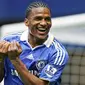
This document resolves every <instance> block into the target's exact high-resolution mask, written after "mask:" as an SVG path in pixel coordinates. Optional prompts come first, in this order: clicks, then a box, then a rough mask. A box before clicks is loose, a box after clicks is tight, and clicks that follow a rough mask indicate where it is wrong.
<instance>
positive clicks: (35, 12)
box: [30, 7, 51, 16]
mask: <svg viewBox="0 0 85 85" xmlns="http://www.w3.org/2000/svg"><path fill="white" fill-rule="evenodd" d="M30 15H32V16H33V15H34V16H35V15H47V16H51V14H50V10H49V9H48V8H45V7H38V8H32V10H31V13H30Z"/></svg>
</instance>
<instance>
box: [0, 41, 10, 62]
mask: <svg viewBox="0 0 85 85" xmlns="http://www.w3.org/2000/svg"><path fill="white" fill-rule="evenodd" d="M9 45H10V42H7V41H5V40H2V41H0V61H2V60H4V58H5V56H7V51H8V47H9Z"/></svg>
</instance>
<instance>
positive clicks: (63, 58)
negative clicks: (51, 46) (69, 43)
mask: <svg viewBox="0 0 85 85" xmlns="http://www.w3.org/2000/svg"><path fill="white" fill-rule="evenodd" d="M68 59H69V57H68V53H67V52H66V50H65V49H63V48H57V50H56V51H55V52H54V53H53V54H52V56H50V58H49V63H48V64H47V65H46V66H45V67H44V68H43V70H42V71H41V73H40V76H39V77H40V78H41V79H43V80H47V81H49V82H55V81H57V80H58V79H59V78H60V77H61V74H62V71H63V69H64V67H65V65H66V64H67V62H68Z"/></svg>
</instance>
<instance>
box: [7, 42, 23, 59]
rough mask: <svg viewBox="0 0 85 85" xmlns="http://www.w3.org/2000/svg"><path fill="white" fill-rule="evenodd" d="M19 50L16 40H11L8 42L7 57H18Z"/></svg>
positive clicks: (20, 49) (20, 50)
mask: <svg viewBox="0 0 85 85" xmlns="http://www.w3.org/2000/svg"><path fill="white" fill-rule="evenodd" d="M21 52H22V48H21V46H20V44H19V43H18V42H16V41H13V42H11V43H10V46H9V48H8V57H9V59H10V60H15V59H16V58H17V57H19V55H20V53H21Z"/></svg>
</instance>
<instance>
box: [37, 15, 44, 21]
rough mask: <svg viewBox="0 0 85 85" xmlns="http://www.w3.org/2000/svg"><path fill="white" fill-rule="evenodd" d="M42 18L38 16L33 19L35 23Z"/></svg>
mask: <svg viewBox="0 0 85 85" xmlns="http://www.w3.org/2000/svg"><path fill="white" fill-rule="evenodd" d="M42 19H43V18H42V17H40V16H38V17H35V20H36V21H40V20H42Z"/></svg>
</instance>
